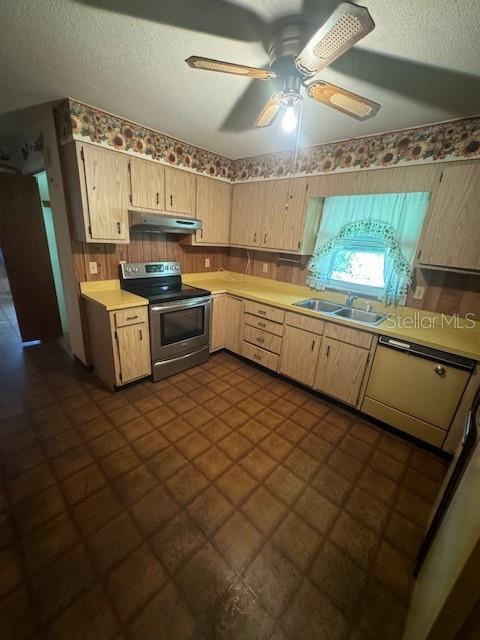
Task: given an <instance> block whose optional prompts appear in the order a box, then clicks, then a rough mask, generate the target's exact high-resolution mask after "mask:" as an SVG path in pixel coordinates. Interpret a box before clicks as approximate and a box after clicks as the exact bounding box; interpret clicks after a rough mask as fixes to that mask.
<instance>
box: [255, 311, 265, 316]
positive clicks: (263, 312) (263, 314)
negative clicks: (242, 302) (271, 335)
mask: <svg viewBox="0 0 480 640" xmlns="http://www.w3.org/2000/svg"><path fill="white" fill-rule="evenodd" d="M257 313H258V315H259V316H266V315H267V312H266V311H263V309H257Z"/></svg>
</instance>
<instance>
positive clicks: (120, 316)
mask: <svg viewBox="0 0 480 640" xmlns="http://www.w3.org/2000/svg"><path fill="white" fill-rule="evenodd" d="M113 315H114V316H115V326H116V327H126V326H128V325H129V324H138V323H139V322H148V310H147V307H132V308H131V309H123V311H115V312H114V314H113Z"/></svg>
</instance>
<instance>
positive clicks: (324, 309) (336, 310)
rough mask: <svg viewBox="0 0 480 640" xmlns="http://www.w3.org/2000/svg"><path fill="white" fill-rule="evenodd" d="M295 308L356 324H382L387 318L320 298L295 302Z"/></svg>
mask: <svg viewBox="0 0 480 640" xmlns="http://www.w3.org/2000/svg"><path fill="white" fill-rule="evenodd" d="M294 306H295V307H302V309H310V311H318V312H319V313H329V314H331V315H332V316H337V317H338V318H346V319H347V320H354V321H355V322H363V323H364V324H370V325H377V324H380V323H381V322H383V320H385V317H386V316H384V315H382V314H381V313H375V312H374V311H362V310H361V309H354V308H353V307H344V306H342V305H340V304H335V303H333V302H328V301H327V300H320V299H319V298H309V299H308V300H301V301H300V302H294Z"/></svg>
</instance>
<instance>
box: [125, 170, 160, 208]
mask: <svg viewBox="0 0 480 640" xmlns="http://www.w3.org/2000/svg"><path fill="white" fill-rule="evenodd" d="M130 179H131V194H132V196H131V204H132V206H133V207H138V208H139V209H154V210H157V211H165V168H164V167H163V166H162V165H161V164H158V163H157V162H153V161H151V160H140V159H138V158H131V159H130Z"/></svg>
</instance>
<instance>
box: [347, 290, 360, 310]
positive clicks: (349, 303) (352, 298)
mask: <svg viewBox="0 0 480 640" xmlns="http://www.w3.org/2000/svg"><path fill="white" fill-rule="evenodd" d="M355 300H358V296H353V295H352V294H351V293H349V294H348V296H347V301H346V302H345V306H346V307H353V302H354V301H355Z"/></svg>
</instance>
